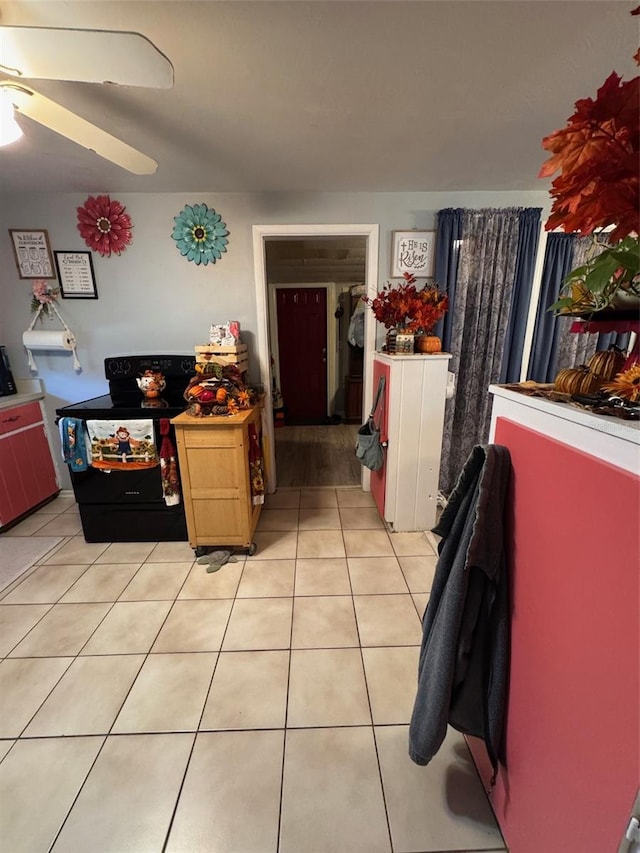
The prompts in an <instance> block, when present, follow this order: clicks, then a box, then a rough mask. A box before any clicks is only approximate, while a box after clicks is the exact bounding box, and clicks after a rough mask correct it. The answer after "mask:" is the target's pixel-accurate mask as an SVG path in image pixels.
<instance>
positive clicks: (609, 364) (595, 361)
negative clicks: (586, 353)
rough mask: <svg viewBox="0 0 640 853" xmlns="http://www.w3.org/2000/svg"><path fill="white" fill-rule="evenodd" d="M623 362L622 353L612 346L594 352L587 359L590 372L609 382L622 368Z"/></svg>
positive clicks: (623, 356)
mask: <svg viewBox="0 0 640 853" xmlns="http://www.w3.org/2000/svg"><path fill="white" fill-rule="evenodd" d="M624 363H625V355H624V353H623V352H622V350H620V349H618V347H615V346H614V347H610V348H609V349H607V350H602V351H601V352H596V353H594V354H593V355H592V356H591V358H590V360H589V364H588V367H589V370H590V371H591V372H592V373H595V374H597V375H598V376H599V377H600V378H601V379H603V380H604V381H605V382H609V381H610V380H611V379H613V377H614V376H615V375H616V373H619V371H621V370H622V366H623V365H624Z"/></svg>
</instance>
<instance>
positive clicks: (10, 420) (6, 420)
mask: <svg viewBox="0 0 640 853" xmlns="http://www.w3.org/2000/svg"><path fill="white" fill-rule="evenodd" d="M19 420H20V415H14V416H13V417H11V418H4V419H3V421H2V423H3V424H12V423H13V422H14V421H19Z"/></svg>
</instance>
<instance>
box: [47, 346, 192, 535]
mask: <svg viewBox="0 0 640 853" xmlns="http://www.w3.org/2000/svg"><path fill="white" fill-rule="evenodd" d="M194 365H195V357H194V356H192V355H157V356H156V355H129V356H114V357H111V358H106V359H105V362H104V367H105V378H106V379H107V381H108V382H109V393H108V394H103V395H102V396H100V397H92V398H91V399H90V400H82V401H80V402H78V403H71V404H70V405H68V406H62V407H61V408H59V409H56V415H57V416H58V418H65V417H68V418H79V419H81V420H84V421H87V420H108V421H117V422H118V424H119V425H120V424H121V423H123V422H125V425H126V421H127V420H132V419H141V418H143V419H151V420H152V421H153V426H154V435H155V440H156V446H157V447H158V449H159V448H160V445H161V441H162V436H161V434H160V421H161V420H162V419H163V418H168V419H170V418H174V417H176V415H179V414H180V413H181V412H183V411H184V410H185V408H186V403H185V400H184V397H183V393H184V390H185V388H186V387H187V384H188V382H189V379H190V378H191V377H192V376H193V375H194V372H195V368H194ZM146 370H152V371H154V372H159V373H162V374H163V376H164V377H165V381H166V388H165V389H164V390H163V391H162V392H161V395H160V396H159V397H157V398H155V399H145V397H144V396H143V394H142V392H141V391H140V389H139V388H138V385H137V382H136V379H137V378H138V377H139V376H141V375H142V374H143V373H144V372H145V371H146ZM169 437H170V438H171V441H172V442H173V444H174V447H175V436H174V432H173V427H171V429H170V433H169ZM69 474H70V476H71V484H72V486H73V491H74V494H75V497H76V502H77V504H78V508H79V510H80V519H81V521H82V530H83V533H84V538H85V540H86V541H87V542H180V541H186V540H187V539H188V535H187V524H186V519H185V514H184V504H183V501H182V500H181V501H180V503H179V504H177V505H175V506H167V505H166V504H165V502H164V497H163V494H162V481H161V477H160V466H159V465H158V466H156V467H154V468H146V469H142V470H131V471H122V470H115V469H114V470H112V471H104V470H102V469H98V468H93V467H89V468H88V469H87V470H86V471H72V470H70V471H69Z"/></svg>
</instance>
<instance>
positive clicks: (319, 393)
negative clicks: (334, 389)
mask: <svg viewBox="0 0 640 853" xmlns="http://www.w3.org/2000/svg"><path fill="white" fill-rule="evenodd" d="M276 301H277V310H278V352H279V356H280V385H281V391H282V396H283V398H284V405H285V412H286V419H287V423H324V422H326V419H327V291H326V290H325V288H324V287H299V288H288V287H287V288H284V287H283V288H278V289H277V291H276Z"/></svg>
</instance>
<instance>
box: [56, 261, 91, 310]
mask: <svg viewBox="0 0 640 853" xmlns="http://www.w3.org/2000/svg"><path fill="white" fill-rule="evenodd" d="M54 254H55V256H56V269H57V270H58V281H59V282H60V294H61V295H62V298H63V299H97V298H98V291H97V289H96V279H95V276H94V274H93V261H92V260H91V252H55V253H54Z"/></svg>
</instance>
